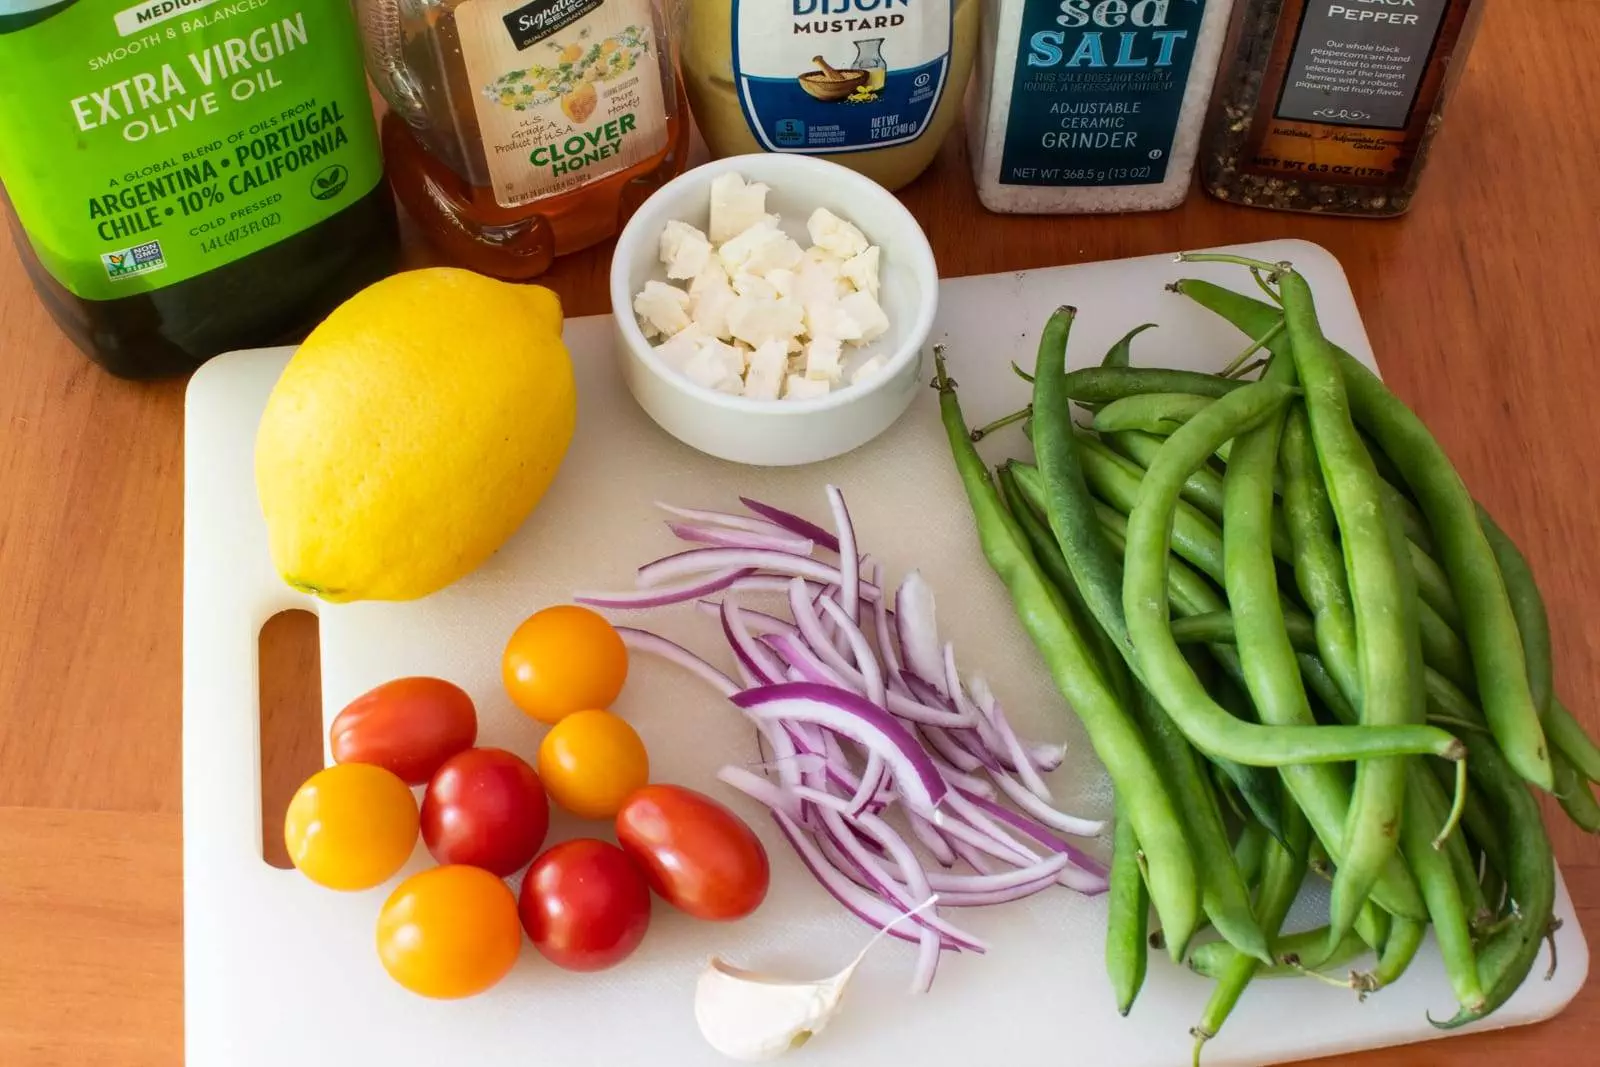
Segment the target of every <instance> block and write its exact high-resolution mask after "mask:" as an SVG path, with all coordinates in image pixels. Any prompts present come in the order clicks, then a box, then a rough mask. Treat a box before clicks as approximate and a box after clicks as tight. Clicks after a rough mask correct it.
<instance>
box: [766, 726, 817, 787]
mask: <svg viewBox="0 0 1600 1067" xmlns="http://www.w3.org/2000/svg"><path fill="white" fill-rule="evenodd" d="M756 733H757V735H758V736H759V737H761V739H763V740H764V741H766V743H767V747H768V748H770V749H772V760H771V762H772V764H773V765H774V766H776V767H777V770H778V781H779V782H781V783H782V784H783V786H784V788H786V789H793V788H795V787H796V786H798V785H799V784H800V783H801V780H802V776H803V775H804V774H805V773H806V770H805V768H803V767H802V766H801V765H800V762H799V760H798V759H797V757H798V756H799V755H800V750H799V749H797V748H796V747H795V744H794V738H793V737H791V736H790V734H789V732H788V731H787V730H785V729H784V728H783V727H781V726H779V725H777V724H776V723H768V722H758V723H756Z"/></svg>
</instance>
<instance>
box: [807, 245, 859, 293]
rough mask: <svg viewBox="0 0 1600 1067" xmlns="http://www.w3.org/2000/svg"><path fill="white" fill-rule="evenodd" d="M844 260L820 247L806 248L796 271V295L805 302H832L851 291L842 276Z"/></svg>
mask: <svg viewBox="0 0 1600 1067" xmlns="http://www.w3.org/2000/svg"><path fill="white" fill-rule="evenodd" d="M843 268H844V260H842V259H840V258H839V257H838V256H836V255H834V254H833V253H832V252H827V251H824V250H823V249H820V248H810V249H807V250H806V254H805V258H804V259H802V260H801V261H800V266H799V268H798V269H797V270H796V271H795V278H794V296H795V298H796V299H798V300H799V301H800V302H801V303H803V304H811V303H815V302H817V301H827V302H832V301H835V300H838V299H839V298H840V297H841V296H844V295H846V294H847V293H849V292H850V286H849V285H848V284H847V283H846V282H845V280H844V279H843V277H842V276H841V271H842V270H843Z"/></svg>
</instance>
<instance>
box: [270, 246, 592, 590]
mask: <svg viewBox="0 0 1600 1067" xmlns="http://www.w3.org/2000/svg"><path fill="white" fill-rule="evenodd" d="M576 420H577V404H576V395H575V387H574V384H573V377H572V362H571V360H570V359H569V357H568V355H567V349H566V346H565V345H563V344H562V342H561V304H560V302H559V301H558V300H557V299H556V296H555V294H554V293H552V292H550V291H549V290H548V289H543V288H540V287H538V286H526V285H512V284H510V283H508V282H500V281H495V280H493V279H491V278H485V277H483V276H482V275H478V274H473V273H472V272H470V271H465V270H455V269H450V268H431V269H427V270H417V271H408V272H406V273H403V274H397V275H394V276H393V277H390V278H386V279H384V280H383V281H381V282H378V283H377V284H375V285H372V286H370V287H368V288H367V289H364V290H362V291H361V292H359V293H357V294H356V295H355V296H353V297H351V298H350V300H348V301H346V302H345V303H344V304H343V305H341V306H340V307H339V308H337V309H336V310H335V311H334V312H333V314H331V315H329V316H328V318H327V319H326V320H325V321H324V322H323V323H322V324H321V325H320V326H318V327H317V328H316V329H315V330H313V331H312V333H311V336H309V337H307V338H306V340H305V342H304V343H303V344H301V346H300V348H299V350H298V351H296V352H295V354H294V356H293V358H291V359H290V361H289V365H288V367H287V368H285V370H284V372H283V377H282V378H281V379H279V381H278V384H277V386H276V387H274V389H273V391H272V395H271V397H270V398H269V399H268V401H267V408H266V412H265V413H264V414H263V415H262V419H261V427H260V429H259V430H258V432H257V435H256V490H257V493H258V495H259V497H260V500H261V509H262V512H263V514H264V515H265V517H266V521H267V531H268V544H269V548H270V549H271V552H272V560H273V563H274V564H275V565H276V566H277V568H278V572H279V573H280V574H282V575H283V578H284V580H285V581H287V582H288V583H289V584H290V585H292V586H294V587H295V588H296V589H300V590H303V591H305V592H308V593H312V594H315V595H316V596H319V597H321V598H323V599H324V600H330V601H341V602H342V601H350V600H410V599H414V598H416V597H421V596H426V595H427V594H429V593H432V592H434V591H436V590H438V589H442V588H443V587H445V586H446V585H449V584H450V583H451V582H453V581H455V580H456V579H458V578H461V577H462V576H464V575H466V574H468V573H469V572H471V571H472V570H473V569H475V568H476V567H477V566H478V565H479V564H481V563H482V562H483V561H484V560H485V559H487V558H488V557H489V556H490V555H492V554H493V553H494V552H495V550H496V549H498V548H499V547H500V546H501V545H502V544H504V543H505V541H506V539H507V538H508V537H510V536H511V534H512V533H514V532H515V531H516V529H517V527H518V526H520V525H521V524H522V521H523V520H524V519H525V518H526V517H527V516H528V513H529V512H531V511H532V510H533V508H534V506H535V505H536V504H538V502H539V499H540V498H541V497H542V496H543V495H544V493H545V490H546V489H548V488H549V486H550V482H551V481H552V480H553V479H554V478H555V475H556V470H557V468H558V467H560V465H561V460H562V457H563V456H564V455H565V454H566V451H567V445H568V444H569V443H570V442H571V440H572V431H573V427H574V425H575V424H576Z"/></svg>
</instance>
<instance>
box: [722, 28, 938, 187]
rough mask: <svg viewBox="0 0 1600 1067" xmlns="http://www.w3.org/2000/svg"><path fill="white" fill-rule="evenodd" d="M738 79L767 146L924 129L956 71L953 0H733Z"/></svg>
mask: <svg viewBox="0 0 1600 1067" xmlns="http://www.w3.org/2000/svg"><path fill="white" fill-rule="evenodd" d="M731 2H732V4H733V17H732V23H733V40H732V41H731V42H729V43H730V45H731V47H732V49H733V77H734V82H735V84H736V85H737V88H738V92H739V105H740V107H742V108H743V109H744V117H745V121H746V122H747V123H749V126H750V132H751V133H752V134H754V135H755V138H756V140H757V141H759V142H760V143H761V146H762V147H763V148H765V149H766V150H767V151H769V152H811V153H826V154H830V155H831V154H834V153H840V152H865V151H870V150H872V149H875V148H887V147H889V146H891V145H897V144H906V143H908V142H910V141H915V140H916V139H917V138H918V137H921V136H922V132H923V131H924V130H925V129H927V128H928V124H929V123H930V122H931V121H932V120H933V115H934V112H935V111H937V110H938V107H939V100H940V98H941V97H942V96H943V95H944V91H945V82H946V81H947V80H948V79H949V76H950V41H951V27H952V21H951V20H952V19H953V18H954V15H955V5H954V4H953V3H952V2H951V0H731Z"/></svg>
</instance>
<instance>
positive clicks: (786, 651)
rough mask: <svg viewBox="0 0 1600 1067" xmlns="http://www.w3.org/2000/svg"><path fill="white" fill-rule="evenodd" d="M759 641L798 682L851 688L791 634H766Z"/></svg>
mask: <svg viewBox="0 0 1600 1067" xmlns="http://www.w3.org/2000/svg"><path fill="white" fill-rule="evenodd" d="M761 640H762V641H763V642H765V643H766V645H767V647H768V648H771V649H772V650H773V651H774V652H776V653H777V654H778V658H780V659H782V660H783V661H784V662H785V663H787V664H789V667H790V669H791V671H792V673H793V674H795V675H797V676H798V677H799V678H800V680H802V681H806V682H816V683H817V684H818V685H836V686H839V687H840V688H843V689H849V688H851V686H850V685H848V683H846V682H845V680H844V679H843V678H841V677H840V676H839V675H838V674H837V673H836V672H834V671H832V670H829V669H828V666H827V664H825V663H823V662H822V661H821V660H820V659H818V658H817V657H816V655H815V654H814V653H813V652H812V651H811V649H809V648H807V647H806V644H805V642H804V641H801V640H800V638H798V637H796V636H794V635H792V634H768V635H766V636H765V637H763V638H762V639H761Z"/></svg>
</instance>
